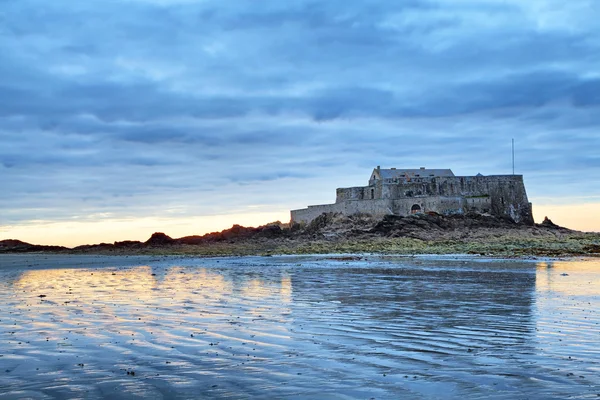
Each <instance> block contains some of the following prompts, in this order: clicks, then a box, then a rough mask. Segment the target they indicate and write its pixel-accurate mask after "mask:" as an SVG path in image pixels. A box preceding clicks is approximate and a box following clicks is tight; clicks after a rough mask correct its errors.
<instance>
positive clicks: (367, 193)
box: [291, 166, 533, 225]
mask: <svg viewBox="0 0 600 400" xmlns="http://www.w3.org/2000/svg"><path fill="white" fill-rule="evenodd" d="M432 212H433V213H438V214H442V215H452V214H467V213H472V212H475V213H479V214H490V215H494V216H500V217H508V218H510V219H512V220H513V221H514V222H517V223H525V224H528V225H533V215H532V211H531V203H529V200H528V199H527V193H526V191H525V184H524V182H523V175H489V176H484V175H481V174H477V175H476V176H455V175H454V173H453V172H452V171H451V170H450V169H428V168H424V167H421V168H419V169H396V168H390V169H383V168H380V167H379V166H378V167H377V168H375V169H374V170H373V173H371V177H370V179H369V185H368V186H359V187H351V188H339V189H337V190H336V200H335V204H322V205H315V206H308V208H303V209H300V210H292V211H291V220H292V222H297V223H309V222H311V221H312V220H313V219H315V218H316V217H318V216H319V215H321V214H322V213H341V214H342V215H347V216H349V215H353V214H357V213H361V214H370V215H372V216H374V217H383V216H385V215H389V214H393V215H401V216H406V215H410V214H418V213H432Z"/></svg>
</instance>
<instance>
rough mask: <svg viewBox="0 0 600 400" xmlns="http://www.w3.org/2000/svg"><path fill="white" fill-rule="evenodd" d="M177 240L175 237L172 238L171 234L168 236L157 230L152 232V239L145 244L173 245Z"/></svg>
mask: <svg viewBox="0 0 600 400" xmlns="http://www.w3.org/2000/svg"><path fill="white" fill-rule="evenodd" d="M175 242H176V241H175V239H173V238H171V237H170V236H167V235H165V234H164V233H162V232H155V233H153V234H152V236H150V239H148V240H147V241H146V243H145V244H146V245H148V246H165V245H172V244H174V243H175Z"/></svg>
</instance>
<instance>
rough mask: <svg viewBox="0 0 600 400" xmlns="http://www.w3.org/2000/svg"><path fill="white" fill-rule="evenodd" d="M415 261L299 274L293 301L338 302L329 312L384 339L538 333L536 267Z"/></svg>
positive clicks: (518, 337)
mask: <svg viewBox="0 0 600 400" xmlns="http://www.w3.org/2000/svg"><path fill="white" fill-rule="evenodd" d="M417 263H419V264H421V265H406V264H402V265H392V264H389V265H388V266H387V267H385V268H372V267H370V266H369V265H366V266H365V268H327V269H321V270H319V274H318V277H317V276H315V275H314V273H313V272H311V271H306V272H305V273H296V274H294V276H293V287H294V296H293V298H294V301H295V302H296V301H297V302H307V301H312V302H322V303H325V304H333V305H335V306H334V308H331V309H330V311H331V315H339V314H349V315H351V316H352V318H355V319H356V320H358V321H361V323H360V326H363V327H364V328H365V329H367V328H368V327H371V328H372V329H380V328H381V327H385V330H386V334H389V333H392V332H393V331H394V329H396V328H397V329H398V332H397V333H398V334H400V335H402V334H403V333H402V332H401V331H403V330H407V332H408V334H410V335H413V334H414V335H417V336H418V335H429V334H430V333H431V332H434V331H438V332H439V331H446V332H448V331H452V330H455V329H457V330H461V331H465V330H466V331H472V332H479V333H481V334H483V335H488V334H489V335H494V334H498V332H504V333H505V334H507V335H509V336H511V337H512V338H513V339H514V340H515V341H517V342H520V343H524V342H525V341H526V338H527V337H528V336H530V334H531V333H532V331H535V321H533V319H534V318H533V316H532V315H533V310H532V307H533V304H534V296H535V289H536V270H535V266H534V265H533V264H529V265H528V264H520V263H519V264H518V265H511V264H510V263H493V262H492V263H485V264H484V263H480V265H481V266H479V265H478V264H477V263H469V264H468V265H465V264H464V263H462V262H459V263H457V264H452V263H450V262H444V261H442V262H440V261H437V262H435V263H431V264H427V262H423V263H420V262H417ZM325 318H329V316H326V317H325ZM369 329H370V328H369Z"/></svg>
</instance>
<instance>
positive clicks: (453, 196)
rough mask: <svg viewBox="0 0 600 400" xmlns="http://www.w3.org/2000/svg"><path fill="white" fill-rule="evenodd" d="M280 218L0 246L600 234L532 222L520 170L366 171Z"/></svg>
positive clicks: (423, 245)
mask: <svg viewBox="0 0 600 400" xmlns="http://www.w3.org/2000/svg"><path fill="white" fill-rule="evenodd" d="M290 214H291V219H290V222H289V223H281V222H279V221H277V222H273V223H269V224H266V225H263V226H259V227H256V228H254V227H243V226H240V225H233V226H232V227H231V228H230V229H225V230H223V231H221V232H213V233H208V234H205V235H202V236H186V237H182V238H177V239H175V238H171V237H170V236H168V235H167V234H165V233H160V232H157V233H154V234H153V235H152V236H151V237H150V238H149V239H148V240H147V241H145V242H140V241H131V240H128V241H121V242H114V243H100V244H92V245H83V246H78V247H75V248H72V249H70V248H66V247H60V246H41V245H32V244H29V243H24V242H21V241H19V240H4V241H0V253H7V252H10V253H15V252H65V253H76V254H81V253H92V254H187V255H194V256H226V255H273V254H312V253H314V254H324V253H344V254H354V253H383V254H385V253H389V254H478V255H486V256H497V257H527V256H547V257H566V256H584V255H585V256H593V255H598V254H600V233H586V232H578V231H573V230H570V229H567V228H563V227H560V226H557V225H555V224H554V223H552V221H551V220H550V219H548V218H546V219H545V220H544V221H543V222H542V223H541V224H535V223H534V220H533V215H532V205H531V203H530V202H529V200H528V198H527V193H526V190H525V185H524V181H523V176H522V175H492V176H483V175H481V174H478V175H476V176H455V175H454V173H453V172H452V171H451V170H450V169H427V168H419V169H396V168H390V169H382V168H381V167H379V166H378V167H377V168H375V169H374V170H373V172H372V174H371V176H370V178H369V183H368V185H367V186H362V187H352V188H339V189H337V193H336V202H335V203H334V204H324V205H316V206H309V207H307V208H305V209H300V210H292V211H291V213H290Z"/></svg>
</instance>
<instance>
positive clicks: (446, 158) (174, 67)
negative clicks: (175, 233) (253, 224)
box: [0, 0, 600, 225]
mask: <svg viewBox="0 0 600 400" xmlns="http://www.w3.org/2000/svg"><path fill="white" fill-rule="evenodd" d="M598 7H599V6H598V3H597V2H594V1H587V0H575V1H571V2H568V3H564V2H558V1H534V0H532V1H530V2H525V3H524V2H522V1H516V0H511V1H500V0H498V1H490V2H485V3H481V2H474V1H467V0H461V1H456V0H437V1H435V0H429V1H425V0H423V1H421V0H411V1H403V2H389V1H383V0H381V1H379V0H368V1H360V2H352V3H348V2H342V1H341V0H339V1H337V0H334V1H328V2H313V1H304V0H290V1H286V2H280V1H275V0H270V1H262V2H260V4H257V3H255V2H249V3H244V2H227V3H223V2H217V1H212V0H206V1H200V2H198V1H168V2H167V1H161V0H153V1H151V0H136V1H131V0H128V1H125V0H123V1H118V0H115V1H110V2H105V1H99V0H95V1H88V2H78V3H73V2H70V1H66V0H57V1H53V2H47V1H41V0H22V1H19V2H3V3H2V9H3V14H2V15H0V54H2V57H3V60H2V63H0V186H1V187H2V190H1V191H0V209H2V210H3V211H2V214H1V215H0V224H5V225H6V224H8V223H10V224H18V223H20V222H23V223H24V222H25V221H31V220H39V219H44V220H66V219H69V218H73V217H74V216H76V217H78V218H79V217H82V216H85V215H96V216H100V217H98V218H104V217H101V216H105V217H106V218H109V217H110V218H121V217H146V216H156V215H160V214H161V213H162V212H163V210H166V209H177V210H182V211H181V212H182V213H184V214H186V213H187V215H199V214H209V213H214V214H224V213H227V212H229V211H230V210H238V211H240V210H241V211H242V212H243V210H244V207H246V206H247V205H249V204H254V205H255V204H261V205H263V206H265V207H277V208H281V207H284V208H297V207H302V206H305V205H307V204H309V203H310V204H315V203H320V202H330V201H332V197H333V195H332V193H334V192H333V190H334V189H335V187H339V186H355V185H362V184H364V183H365V182H366V178H367V177H368V174H369V172H370V168H372V167H374V166H376V165H382V166H397V167H415V166H423V165H427V166H431V167H440V168H444V167H450V168H453V169H454V170H455V172H456V173H458V174H475V173H477V172H481V173H483V174H493V173H510V170H511V162H510V139H511V138H515V139H516V143H517V168H518V169H517V172H520V173H524V174H525V176H526V182H527V185H528V190H529V193H530V197H532V198H533V199H535V198H536V197H540V198H541V197H542V196H557V197H561V196H562V197H564V198H567V197H569V196H573V195H574V194H577V195H578V196H593V195H598V192H597V186H598V185H593V184H590V182H589V181H588V180H586V179H574V177H575V176H581V173H582V171H585V174H586V176H590V177H593V176H596V175H598V173H600V160H599V159H598V156H597V155H596V151H595V149H596V148H597V147H598V146H599V145H600V138H599V137H598V135H597V132H596V130H597V126H598V124H599V123H600V97H599V96H600V94H599V93H600V75H598V73H597V65H598V64H599V63H600V51H599V50H600V29H599V28H598V26H597V23H596V21H595V19H594V18H593V16H594V15H597V12H598V11H600V10H599V9H598ZM591 179H593V178H591Z"/></svg>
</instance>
